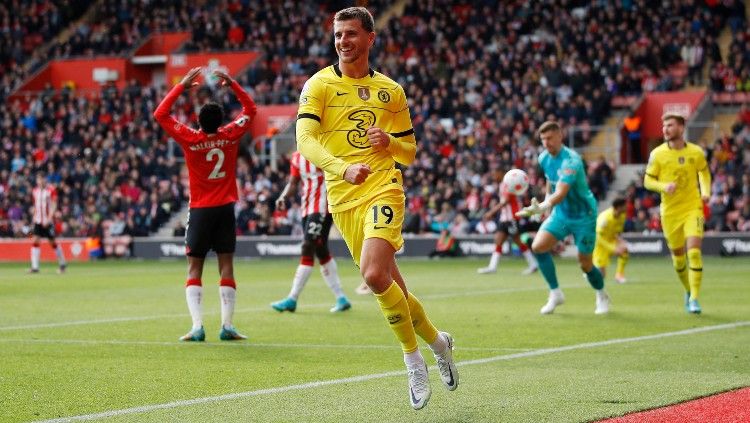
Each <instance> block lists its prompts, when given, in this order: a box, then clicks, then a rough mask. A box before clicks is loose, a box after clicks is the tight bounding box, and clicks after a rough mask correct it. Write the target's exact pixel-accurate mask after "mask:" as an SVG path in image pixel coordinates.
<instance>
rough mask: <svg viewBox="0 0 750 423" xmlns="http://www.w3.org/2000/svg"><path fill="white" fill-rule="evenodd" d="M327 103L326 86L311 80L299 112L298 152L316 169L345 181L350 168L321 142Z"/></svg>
mask: <svg viewBox="0 0 750 423" xmlns="http://www.w3.org/2000/svg"><path fill="white" fill-rule="evenodd" d="M324 101H325V85H323V83H321V82H319V81H318V80H317V79H316V78H314V77H313V78H310V79H309V80H308V81H307V82H306V83H305V86H304V87H303V88H302V93H301V94H300V97H299V109H298V112H297V150H299V152H300V154H302V156H304V157H305V158H306V159H307V160H309V161H310V162H311V163H312V164H314V165H315V167H317V168H319V169H323V170H324V171H325V172H327V173H331V174H334V175H336V176H338V177H340V178H342V179H343V177H344V172H346V169H347V167H348V166H349V165H348V164H347V163H346V162H345V161H343V160H341V159H340V158H338V157H336V156H334V155H333V154H331V153H330V152H328V151H327V150H326V149H325V148H324V147H323V145H322V144H321V142H320V124H321V122H320V120H321V116H322V114H323V107H324Z"/></svg>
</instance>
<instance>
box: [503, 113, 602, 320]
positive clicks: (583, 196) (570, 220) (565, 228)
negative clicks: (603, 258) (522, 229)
mask: <svg viewBox="0 0 750 423" xmlns="http://www.w3.org/2000/svg"><path fill="white" fill-rule="evenodd" d="M538 133H539V138H541V140H542V145H544V148H545V150H546V151H544V152H542V154H540V155H539V165H540V166H541V167H542V169H543V170H544V175H545V177H546V178H547V196H546V198H545V199H544V201H543V202H542V203H539V202H537V201H536V199H532V201H531V205H530V206H528V207H525V208H523V209H522V210H521V211H519V212H518V213H516V215H517V216H523V217H528V216H531V215H534V214H542V213H545V212H547V211H549V210H552V213H551V214H550V216H549V217H548V218H547V219H546V220H545V221H544V223H542V227H541V228H540V229H539V232H538V233H537V234H536V236H535V237H534V242H533V244H532V245H531V249H532V251H533V252H534V254H535V256H536V259H537V262H538V263H539V270H540V271H541V272H542V275H543V276H544V279H545V280H546V281H547V284H548V285H549V289H550V292H549V297H548V299H547V303H546V304H545V305H544V306H543V307H542V309H541V310H540V312H541V313H542V314H550V313H552V312H553V311H555V308H556V307H557V306H559V305H560V304H562V303H563V302H565V296H564V295H563V293H562V290H561V289H560V286H559V285H558V283H557V272H556V271H555V263H554V261H552V254H550V251H551V250H552V249H553V248H554V247H555V245H556V244H557V242H558V241H562V240H563V239H565V237H567V236H568V235H573V238H574V239H575V243H576V247H578V262H579V263H580V264H581V269H582V270H583V272H584V273H585V274H586V279H588V281H589V283H590V284H591V286H592V287H593V288H594V289H595V290H596V309H595V311H594V312H595V313H596V314H604V313H607V312H609V296H608V295H607V293H606V292H605V291H604V278H603V277H602V274H601V272H599V269H597V268H596V267H595V266H594V263H593V260H592V253H593V251H594V245H595V243H596V216H597V210H596V199H595V198H594V195H593V194H592V193H591V190H590V189H589V186H588V182H587V181H586V171H585V168H584V166H583V161H582V160H581V156H579V155H578V153H576V152H575V151H573V150H571V149H569V148H567V147H565V146H563V145H562V139H563V135H562V129H561V128H560V125H559V124H558V123H557V122H552V121H547V122H545V123H544V124H542V126H540V127H539V132H538Z"/></svg>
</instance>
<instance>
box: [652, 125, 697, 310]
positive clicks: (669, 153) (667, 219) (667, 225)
mask: <svg viewBox="0 0 750 423" xmlns="http://www.w3.org/2000/svg"><path fill="white" fill-rule="evenodd" d="M662 122H663V125H662V131H663V133H664V140H665V142H664V143H663V144H662V145H660V146H658V147H656V148H655V149H654V150H653V151H652V152H651V155H650V156H649V159H648V165H647V166H646V175H645V178H644V186H645V187H646V188H647V189H649V190H652V191H656V192H659V193H660V194H661V206H660V207H661V226H662V231H663V232H664V237H665V238H666V240H667V245H668V246H669V249H670V250H671V251H672V264H673V265H674V268H675V271H676V272H677V276H678V277H679V278H680V282H682V285H683V287H684V288H685V291H686V292H685V309H686V310H687V311H688V312H689V313H695V314H699V313H701V311H702V310H701V306H700V304H699V303H698V295H699V294H700V288H701V282H702V279H703V257H702V253H701V244H702V241H703V224H704V216H703V203H704V202H705V201H708V198H709V197H710V196H711V173H710V171H709V169H708V163H706V156H705V154H704V152H703V149H702V148H700V147H698V146H697V145H695V144H692V143H689V142H687V141H685V140H684V138H683V135H684V132H685V118H683V117H682V116H680V115H675V114H667V115H664V117H663V118H662ZM686 245H687V258H686V257H685V255H686V254H685V247H686Z"/></svg>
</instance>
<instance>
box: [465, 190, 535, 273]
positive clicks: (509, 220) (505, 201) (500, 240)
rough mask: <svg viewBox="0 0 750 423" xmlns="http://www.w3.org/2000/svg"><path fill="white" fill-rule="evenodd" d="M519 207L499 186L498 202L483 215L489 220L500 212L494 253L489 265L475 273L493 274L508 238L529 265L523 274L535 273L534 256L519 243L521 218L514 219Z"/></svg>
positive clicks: (515, 200)
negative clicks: (516, 246)
mask: <svg viewBox="0 0 750 423" xmlns="http://www.w3.org/2000/svg"><path fill="white" fill-rule="evenodd" d="M521 205H522V204H521V201H520V199H519V198H518V197H517V196H515V195H513V194H511V193H509V192H508V190H507V189H506V188H505V184H500V201H499V202H498V203H497V204H496V205H495V206H494V207H492V208H491V209H490V210H488V211H487V213H485V214H484V219H485V220H489V219H492V217H493V216H495V215H496V214H497V213H498V212H500V218H499V219H498V225H497V231H496V232H495V251H494V252H493V253H492V257H490V264H489V265H488V266H487V267H482V268H481V269H477V273H480V274H487V273H495V272H496V271H497V264H498V262H499V261H500V256H501V255H502V253H503V244H504V243H505V241H506V240H507V239H508V237H510V238H511V239H513V241H514V242H515V243H516V245H518V248H519V249H520V250H521V253H522V254H523V256H524V258H525V259H526V263H528V265H529V267H527V268H526V270H524V271H523V274H524V275H530V274H532V273H534V272H536V270H537V264H536V259H534V255H533V254H531V251H530V250H529V247H528V246H526V244H524V243H523V241H521V232H522V225H521V222H519V220H521V218H519V217H516V213H517V212H518V211H519V210H521ZM524 226H525V225H524Z"/></svg>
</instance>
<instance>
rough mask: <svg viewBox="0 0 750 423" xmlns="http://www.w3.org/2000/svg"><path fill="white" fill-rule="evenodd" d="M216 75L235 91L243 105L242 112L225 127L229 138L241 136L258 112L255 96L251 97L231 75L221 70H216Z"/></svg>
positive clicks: (222, 82) (223, 83)
mask: <svg viewBox="0 0 750 423" xmlns="http://www.w3.org/2000/svg"><path fill="white" fill-rule="evenodd" d="M214 75H215V76H216V77H217V78H219V79H221V84H222V85H224V86H228V87H229V88H231V89H232V92H234V95H235V96H236V97H237V100H238V101H239V102H240V104H241V105H242V112H240V114H239V115H238V116H237V117H235V118H234V121H233V122H232V123H230V124H228V125H226V126H225V127H224V130H225V131H226V133H227V136H228V137H229V138H237V137H240V136H241V135H242V134H244V133H245V132H247V130H249V129H250V125H247V123H248V122H250V121H251V120H252V119H253V118H254V117H255V114H256V113H257V112H258V107H257V106H256V105H255V102H254V101H253V98H252V97H250V94H248V93H247V91H245V90H244V89H243V88H242V86H241V85H240V84H239V83H238V82H237V81H235V80H234V79H232V77H231V76H229V75H228V74H226V73H224V72H221V71H219V70H215V71H214ZM246 125H247V126H246Z"/></svg>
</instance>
